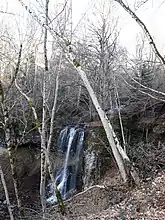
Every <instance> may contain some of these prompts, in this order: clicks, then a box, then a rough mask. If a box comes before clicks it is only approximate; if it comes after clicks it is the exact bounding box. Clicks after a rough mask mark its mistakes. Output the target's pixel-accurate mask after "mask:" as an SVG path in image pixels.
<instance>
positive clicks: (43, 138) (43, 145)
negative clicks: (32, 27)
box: [40, 0, 49, 219]
mask: <svg viewBox="0 0 165 220" xmlns="http://www.w3.org/2000/svg"><path fill="white" fill-rule="evenodd" d="M48 6H49V0H46V4H45V24H46V25H48ZM47 32H48V31H47V29H46V28H45V35H44V60H45V70H44V73H43V86H42V102H43V103H42V128H41V181H40V199H41V205H42V215H43V219H45V211H46V199H45V184H46V166H45V164H46V160H45V152H46V74H47V73H48V58H47V37H48V36H47V35H48V33H47Z"/></svg>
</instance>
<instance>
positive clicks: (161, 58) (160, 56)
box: [114, 0, 165, 65]
mask: <svg viewBox="0 0 165 220" xmlns="http://www.w3.org/2000/svg"><path fill="white" fill-rule="evenodd" d="M114 1H116V2H118V3H119V4H120V5H121V6H122V7H123V8H124V9H125V11H126V12H128V14H130V15H131V16H132V18H133V19H134V20H135V21H136V22H137V23H138V24H139V25H140V26H141V28H142V30H143V31H144V33H145V34H146V36H147V38H148V41H149V44H150V45H151V47H152V49H153V51H154V52H155V55H156V56H157V57H158V59H159V60H160V61H161V62H162V63H163V65H165V59H164V58H163V56H162V55H161V53H160V52H159V50H158V48H157V46H156V44H155V41H154V39H153V37H152V36H151V34H150V32H149V30H148V28H147V27H146V25H145V24H144V23H143V21H141V19H140V18H139V17H138V16H137V15H136V14H135V13H134V12H133V11H132V10H131V8H130V7H129V6H127V5H126V4H125V3H124V2H123V1H122V0H114Z"/></svg>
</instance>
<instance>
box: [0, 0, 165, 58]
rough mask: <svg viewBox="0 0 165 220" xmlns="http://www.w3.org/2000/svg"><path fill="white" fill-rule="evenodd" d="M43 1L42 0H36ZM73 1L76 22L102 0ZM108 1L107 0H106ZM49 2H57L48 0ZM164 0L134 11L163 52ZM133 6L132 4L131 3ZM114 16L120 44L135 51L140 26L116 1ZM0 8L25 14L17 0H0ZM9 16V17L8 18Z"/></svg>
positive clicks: (29, 0) (28, 0)
mask: <svg viewBox="0 0 165 220" xmlns="http://www.w3.org/2000/svg"><path fill="white" fill-rule="evenodd" d="M38 1H40V2H44V0H38ZM72 1H73V3H72V4H73V22H74V24H77V22H78V21H79V19H81V17H82V15H83V14H84V13H85V12H87V14H89V16H90V13H92V8H93V5H94V4H95V2H98V1H100V2H101V1H102V0H72ZM107 1H109V0H107ZM24 2H25V3H29V2H31V3H34V2H36V0H24ZM50 2H57V1H54V0H50ZM133 2H135V0H127V3H133ZM164 2H165V1H164V0H148V3H146V4H145V5H144V6H143V7H141V8H140V9H139V10H138V11H136V13H137V15H138V16H139V17H140V18H141V19H142V21H144V23H145V24H146V26H147V27H148V29H149V31H150V32H151V34H152V36H153V37H154V39H155V41H156V43H157V46H158V48H159V50H160V51H161V52H162V53H164V54H165V40H164V39H165V28H164V23H165V3H164ZM132 6H133V5H132ZM115 7H116V12H115V13H116V16H118V17H119V26H120V29H121V31H120V42H121V44H122V46H124V47H126V48H127V50H128V51H129V52H130V53H131V54H135V51H136V39H137V34H138V33H139V32H140V31H141V28H140V27H139V26H138V25H137V24H136V22H135V21H133V20H132V18H131V17H130V16H129V15H128V14H127V13H126V12H125V11H124V9H122V8H121V6H120V5H119V4H118V3H115ZM0 10H6V11H8V12H12V13H17V14H18V13H19V14H21V15H24V14H26V12H25V10H23V8H22V7H21V5H20V3H19V2H18V0H0ZM9 17H10V19H9ZM0 19H1V20H2V19H6V20H10V21H11V19H12V15H11V16H8V15H4V14H0Z"/></svg>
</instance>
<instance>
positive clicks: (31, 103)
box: [28, 99, 34, 108]
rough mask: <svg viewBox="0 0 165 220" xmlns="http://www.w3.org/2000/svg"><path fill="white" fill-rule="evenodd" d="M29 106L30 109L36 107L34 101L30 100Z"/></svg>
mask: <svg viewBox="0 0 165 220" xmlns="http://www.w3.org/2000/svg"><path fill="white" fill-rule="evenodd" d="M28 104H29V106H30V108H33V107H34V105H33V101H32V99H29V101H28Z"/></svg>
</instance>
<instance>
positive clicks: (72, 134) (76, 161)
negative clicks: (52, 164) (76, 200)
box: [47, 127, 84, 204]
mask: <svg viewBox="0 0 165 220" xmlns="http://www.w3.org/2000/svg"><path fill="white" fill-rule="evenodd" d="M83 141H84V129H83V128H77V127H70V128H69V127H66V128H64V129H63V130H62V131H61V132H60V135H59V140H58V152H59V153H64V154H65V160H64V164H63V166H62V167H61V169H59V170H58V171H57V172H56V176H55V181H56V184H57V188H58V190H59V191H60V193H61V196H62V198H63V199H67V198H68V197H70V196H71V194H72V192H74V191H76V187H77V175H78V172H79V170H81V165H82V148H83ZM49 193H50V194H51V196H50V197H49V198H48V199H47V202H48V203H52V204H54V203H56V202H57V198H56V196H55V194H54V192H53V185H52V184H50V185H49Z"/></svg>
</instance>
